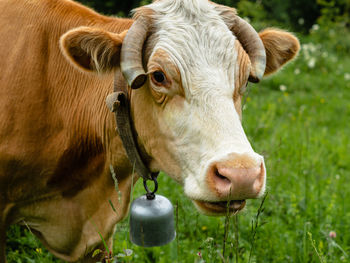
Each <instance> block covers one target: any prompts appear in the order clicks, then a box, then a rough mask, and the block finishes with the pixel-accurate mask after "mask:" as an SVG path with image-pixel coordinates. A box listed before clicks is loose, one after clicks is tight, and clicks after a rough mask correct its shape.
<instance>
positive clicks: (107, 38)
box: [61, 0, 299, 214]
mask: <svg viewBox="0 0 350 263" xmlns="http://www.w3.org/2000/svg"><path fill="white" fill-rule="evenodd" d="M135 19H136V20H135V22H134V24H133V26H132V27H131V28H130V29H129V31H128V33H127V34H126V37H125V32H124V33H122V34H119V35H118V34H113V33H111V32H106V31H104V30H101V29H93V28H86V27H84V28H78V29H74V30H72V31H69V32H68V33H66V34H65V35H64V36H63V37H62V39H61V46H62V47H63V48H62V50H63V52H64V53H65V54H66V56H67V57H68V58H69V59H70V60H71V61H73V62H74V63H75V64H77V65H79V67H80V68H83V69H85V70H92V71H99V72H100V73H101V72H108V71H112V70H113V69H118V68H119V66H120V68H121V70H122V72H123V74H124V76H125V78H126V80H127V81H128V83H129V85H130V87H131V88H132V89H133V91H132V93H131V94H132V95H131V104H132V115H133V119H134V124H135V128H136V131H137V133H138V136H139V143H140V145H142V147H143V148H144V150H145V151H146V152H147V153H148V155H149V156H151V158H152V160H151V161H150V168H151V170H153V171H157V170H163V171H165V172H166V173H167V174H168V175H170V176H171V177H172V178H174V179H175V180H176V181H178V182H179V183H181V184H182V185H183V186H184V191H185V194H186V195H187V196H188V197H189V198H191V199H192V200H193V201H194V203H195V204H196V206H197V207H198V208H199V210H201V211H202V212H204V213H207V214H222V213H224V212H225V211H226V209H227V201H228V200H235V201H231V203H229V205H230V206H229V207H230V209H231V210H238V209H241V208H242V206H244V202H241V200H245V199H247V198H257V197H259V196H261V195H262V194H263V192H264V189H265V181H266V169H265V164H264V158H263V157H262V156H261V155H259V154H257V153H255V152H254V150H253V149H252V147H251V145H250V143H249V141H248V139H247V137H246V135H245V133H244V130H243V128H242V124H241V97H242V94H243V92H244V89H245V87H246V85H247V82H248V81H251V82H258V81H260V80H261V78H262V77H263V75H267V74H270V73H273V72H275V71H277V70H278V69H279V68H280V67H281V66H282V65H283V64H285V63H286V62H288V61H289V60H291V59H292V58H293V57H294V56H295V55H296V54H297V52H298V50H299V43H298V40H297V39H296V38H295V37H294V36H293V35H292V34H290V33H287V32H284V31H280V30H277V29H268V30H265V31H263V32H261V33H260V34H257V33H256V32H255V30H254V29H253V28H252V27H251V26H250V25H249V24H248V23H247V22H245V21H244V20H243V19H241V18H239V17H238V16H237V15H236V13H235V10H234V9H232V8H228V7H224V6H220V5H216V4H214V3H211V2H209V1H207V0H159V1H155V2H154V3H152V4H151V5H148V6H146V7H142V8H140V9H138V10H137V11H136V13H135Z"/></svg>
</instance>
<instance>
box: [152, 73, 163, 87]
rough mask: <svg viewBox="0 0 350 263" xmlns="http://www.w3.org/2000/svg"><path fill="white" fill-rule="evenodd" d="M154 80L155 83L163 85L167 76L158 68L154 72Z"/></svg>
mask: <svg viewBox="0 0 350 263" xmlns="http://www.w3.org/2000/svg"><path fill="white" fill-rule="evenodd" d="M152 80H153V82H154V83H155V84H158V85H162V84H163V82H164V81H165V80H166V77H165V74H164V73H163V72H162V71H160V70H158V71H155V72H153V73H152Z"/></svg>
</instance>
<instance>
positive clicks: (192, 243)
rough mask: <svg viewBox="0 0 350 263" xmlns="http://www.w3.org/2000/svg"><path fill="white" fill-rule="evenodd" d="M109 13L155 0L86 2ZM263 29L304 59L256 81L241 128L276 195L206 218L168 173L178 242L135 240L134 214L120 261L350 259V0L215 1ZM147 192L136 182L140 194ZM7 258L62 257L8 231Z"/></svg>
mask: <svg viewBox="0 0 350 263" xmlns="http://www.w3.org/2000/svg"><path fill="white" fill-rule="evenodd" d="M80 2H81V3H83V4H84V5H87V6H90V7H92V8H93V9H95V10H96V11H98V12H100V13H103V14H106V15H116V16H128V14H129V13H130V10H131V9H132V8H135V7H138V6H141V5H145V4H148V3H150V2H151V1H150V0H80ZM214 2H217V3H220V4H224V5H228V6H231V7H235V8H237V10H238V13H239V15H240V16H241V17H243V18H244V19H246V20H248V21H249V22H250V23H251V24H252V25H253V26H254V27H255V28H256V29H257V31H260V30H262V29H264V28H266V27H279V28H282V29H285V30H288V31H291V32H294V34H295V35H296V36H297V37H298V38H299V40H300V42H301V51H300V54H299V56H298V58H297V59H296V60H295V61H294V62H292V63H290V64H289V65H287V66H286V67H285V68H284V69H283V70H282V71H281V72H279V73H278V74H276V75H274V76H271V77H269V78H267V79H264V80H263V81H262V82H261V83H259V84H257V85H254V84H250V85H249V87H248V92H247V93H246V94H245V99H244V101H245V103H244V105H243V126H244V129H245V132H246V134H247V136H248V138H249V141H250V142H251V143H252V146H253V148H254V149H255V151H256V152H258V153H261V154H263V155H264V157H265V162H266V166H267V191H268V195H267V196H266V197H265V199H263V200H264V202H263V201H262V200H249V201H248V202H247V206H246V208H245V209H244V211H243V212H241V213H239V214H238V215H230V216H228V217H220V218H218V217H207V216H204V215H201V214H199V213H198V212H197V211H196V209H195V208H194V206H193V204H192V203H191V202H190V201H189V200H188V199H186V198H185V197H184V194H183V189H182V187H181V186H179V185H177V184H176V183H175V182H173V181H172V180H171V179H170V178H169V177H167V176H166V175H164V174H161V175H160V178H159V190H158V193H159V194H162V195H165V196H167V197H168V198H169V199H170V200H171V201H172V203H173V204H174V207H175V211H176V227H177V237H176V240H175V241H174V242H172V243H170V244H169V245H166V246H164V247H158V248H142V247H137V246H135V245H133V244H132V243H131V242H130V241H129V237H128V219H125V220H124V221H123V222H121V223H119V224H118V225H117V228H116V234H115V243H114V248H113V251H114V255H115V258H114V261H113V262H142V263H143V262H150V263H153V262H224V263H226V262H227V263H228V262H235V263H237V262H263V263H266V262H267V263H269V262H276V263H280V262H293V263H294V262H303V263H306V262H308V263H309V262H350V257H349V255H350V55H349V53H350V31H349V30H350V1H349V0H283V1H281V0H240V1H239V0H216V1H214ZM141 194H144V189H143V186H142V182H140V181H139V182H137V183H136V186H135V191H134V195H133V196H134V198H137V197H138V196H140V195H141ZM8 238H9V239H8V243H7V245H8V246H7V254H8V260H9V262H10V263H11V262H61V261H59V260H57V259H54V257H53V256H52V255H51V254H50V253H48V252H47V251H46V250H45V249H44V248H43V246H42V245H41V244H40V242H38V241H37V240H36V239H35V238H34V236H33V235H32V234H31V233H30V231H29V230H27V229H25V228H20V227H19V226H12V227H11V229H10V230H9V231H8Z"/></svg>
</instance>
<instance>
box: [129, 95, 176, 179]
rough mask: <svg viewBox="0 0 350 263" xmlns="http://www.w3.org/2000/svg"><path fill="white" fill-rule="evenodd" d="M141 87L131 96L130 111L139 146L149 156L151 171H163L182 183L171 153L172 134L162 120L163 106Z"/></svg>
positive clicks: (172, 151) (172, 150)
mask: <svg viewBox="0 0 350 263" xmlns="http://www.w3.org/2000/svg"><path fill="white" fill-rule="evenodd" d="M142 89H143V90H141V89H140V90H137V91H136V92H135V94H134V95H133V97H132V112H133V117H134V124H135V129H136V131H137V134H138V138H139V144H140V146H141V147H140V148H142V149H144V151H145V152H146V153H147V154H148V155H149V156H150V157H151V161H150V163H149V167H150V169H151V171H164V172H165V173H167V174H168V175H169V176H171V177H172V178H173V179H174V180H176V181H177V182H179V183H182V180H181V176H180V175H181V169H180V167H179V165H178V162H177V160H176V158H175V157H174V154H173V153H174V149H173V147H172V141H173V137H172V136H173V134H172V132H171V131H170V130H168V129H167V127H165V125H164V121H163V119H164V109H165V107H161V106H160V105H159V104H157V103H156V102H155V101H154V100H153V99H152V96H151V94H150V93H149V92H147V89H144V88H142ZM139 91H140V92H139Z"/></svg>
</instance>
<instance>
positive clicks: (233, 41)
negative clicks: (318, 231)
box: [0, 0, 299, 262]
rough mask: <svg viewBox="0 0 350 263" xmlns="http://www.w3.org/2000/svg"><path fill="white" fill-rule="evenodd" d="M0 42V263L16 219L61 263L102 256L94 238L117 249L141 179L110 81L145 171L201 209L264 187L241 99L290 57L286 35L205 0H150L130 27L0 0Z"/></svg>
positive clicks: (72, 7) (91, 14)
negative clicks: (119, 125)
mask: <svg viewBox="0 0 350 263" xmlns="http://www.w3.org/2000/svg"><path fill="white" fill-rule="evenodd" d="M0 36H1V39H0V61H1V63H0V73H1V74H0V121H1V127H0V138H1V141H0V219H1V221H0V262H5V261H6V256H5V244H6V229H7V228H8V226H9V225H11V224H16V223H18V224H25V225H27V226H28V227H29V228H30V229H31V231H32V232H33V233H34V234H35V235H36V236H37V237H38V238H39V239H40V240H41V242H42V243H43V244H44V245H45V246H46V247H47V248H48V250H49V251H50V252H52V253H53V254H54V255H55V256H57V257H58V258H61V259H63V260H65V261H68V262H75V261H79V260H80V261H83V262H89V261H94V260H95V261H96V259H92V258H91V253H92V251H93V250H94V249H96V248H98V247H100V248H101V247H102V245H101V243H102V240H101V237H103V239H104V240H105V241H106V243H107V244H108V245H111V244H112V236H113V231H114V228H115V225H116V223H118V222H119V221H120V220H122V219H123V218H124V217H125V216H126V215H127V213H128V208H129V203H130V191H131V189H132V185H133V183H135V182H136V181H137V179H138V175H137V174H136V173H134V169H133V165H132V164H131V162H130V161H129V159H128V157H127V155H126V151H125V149H124V147H123V144H122V141H121V138H120V136H119V134H118V130H116V123H115V119H114V114H112V113H111V112H110V111H109V109H108V108H107V106H106V104H105V99H106V97H107V96H108V95H109V94H110V93H112V91H113V83H114V82H115V78H116V77H115V76H119V77H118V79H119V80H118V81H119V82H117V83H121V84H120V85H126V87H127V89H128V93H129V97H130V99H129V102H130V115H131V118H132V126H133V129H134V132H135V134H136V137H137V138H136V141H137V145H138V147H139V149H140V154H141V156H142V158H143V160H144V162H145V164H146V165H147V168H148V169H149V170H150V171H151V172H152V173H153V172H157V171H164V172H165V173H166V174H167V175H169V176H170V177H171V178H173V179H174V180H175V181H176V182H178V183H179V184H181V185H182V186H183V189H184V195H185V196H187V197H188V198H189V199H190V200H192V201H193V203H194V205H195V206H196V207H197V209H198V210H199V211H200V212H202V213H204V214H209V215H222V214H224V213H225V212H226V211H227V208H229V210H230V212H237V211H239V210H241V209H242V208H243V207H244V204H245V201H244V200H246V199H249V198H258V197H260V196H261V195H262V194H263V193H264V190H265V184H266V183H265V181H266V168H265V164H264V158H263V157H262V156H261V155H259V154H257V153H256V152H255V151H254V150H253V149H252V147H251V145H250V143H249V141H248V139H247V137H246V135H245V133H244V130H243V128H242V124H241V118H242V111H241V99H242V95H243V94H244V90H245V87H246V85H247V83H248V81H250V82H255V83H256V82H259V81H260V80H261V79H262V77H263V76H266V75H269V74H272V73H274V72H276V71H277V70H278V69H280V68H281V67H282V66H283V65H284V64H286V63H287V62H288V61H290V60H292V59H293V58H294V57H295V56H296V55H297V53H298V50H299V42H298V39H297V38H296V37H295V36H293V34H291V33H289V32H286V31H282V30H279V29H273V28H270V29H266V30H264V31H262V32H260V33H259V34H258V33H257V32H256V31H255V30H254V29H253V27H252V26H251V25H250V24H248V23H247V22H246V21H245V20H244V19H242V18H240V17H239V16H238V15H237V13H236V10H235V9H234V8H231V7H226V6H222V5H218V4H215V3H213V2H210V1H208V0H158V1H154V2H153V3H151V4H149V5H147V6H143V7H140V8H138V9H136V10H135V11H134V14H133V18H132V19H129V18H117V17H107V16H103V15H100V14H98V13H96V12H95V11H93V10H91V9H89V8H87V7H84V6H83V5H81V4H78V3H76V2H73V1H71V0H2V1H0ZM111 168H113V170H114V172H115V176H116V180H117V185H118V189H119V193H118V192H117V191H116V189H115V180H113V178H112V175H111ZM119 197H121V198H119ZM110 202H112V203H113V205H114V208H115V210H116V212H115V211H114V210H113V208H112V206H111V204H110ZM100 235H101V236H100Z"/></svg>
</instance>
